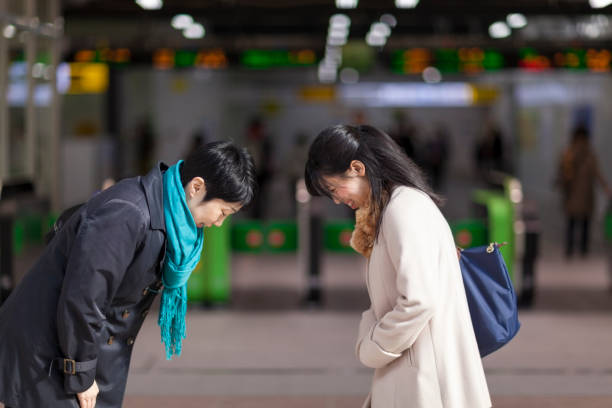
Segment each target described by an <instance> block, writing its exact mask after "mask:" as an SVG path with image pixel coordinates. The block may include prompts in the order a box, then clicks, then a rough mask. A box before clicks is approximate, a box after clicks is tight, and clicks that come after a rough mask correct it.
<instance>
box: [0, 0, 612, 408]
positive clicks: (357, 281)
mask: <svg viewBox="0 0 612 408" xmlns="http://www.w3.org/2000/svg"><path fill="white" fill-rule="evenodd" d="M0 22H1V25H0V92H1V94H0V95H1V96H0V306H1V305H2V303H3V302H4V301H6V300H7V299H9V298H10V295H11V293H12V292H14V290H15V289H16V288H17V287H18V286H19V283H20V282H21V280H22V279H23V277H24V276H26V275H27V273H28V271H29V270H30V268H32V266H33V265H34V264H35V263H36V261H37V259H38V258H39V257H40V256H41V254H43V253H44V252H45V250H47V248H48V243H47V242H46V239H45V237H46V236H47V234H48V233H49V232H51V231H53V229H54V225H57V224H56V221H57V220H58V217H59V216H60V214H62V212H63V211H64V210H66V209H68V208H70V207H72V206H75V205H79V204H81V203H84V202H87V200H89V199H90V198H92V197H94V196H96V194H98V193H99V192H101V191H103V190H105V189H106V188H113V187H109V186H112V185H113V184H115V183H117V182H119V181H120V180H122V179H126V178H130V177H136V176H139V175H145V174H147V173H148V172H149V170H150V169H151V168H153V167H154V166H155V165H156V164H157V163H159V162H163V163H166V164H168V165H172V164H174V163H176V162H177V161H178V160H181V159H184V158H186V157H187V155H188V154H189V153H190V152H191V151H192V150H194V149H196V148H198V147H200V146H203V145H205V144H206V143H210V142H215V141H232V142H234V143H235V144H237V145H240V146H242V147H245V148H246V149H247V150H248V151H249V152H250V154H251V155H252V157H253V160H254V162H255V167H256V173H257V182H258V191H257V194H256V196H255V198H254V200H253V202H252V203H250V204H249V205H248V206H246V207H245V208H243V209H242V210H241V211H239V212H238V213H237V214H235V215H232V216H231V217H229V218H228V219H227V220H226V221H225V222H224V223H223V225H222V226H221V227H215V226H213V227H210V228H205V230H204V234H205V238H204V240H205V244H204V249H203V252H202V257H201V260H200V262H199V264H198V266H197V267H196V269H195V270H194V271H193V273H192V275H191V277H190V279H189V282H188V284H187V295H188V299H189V305H188V310H187V317H186V322H187V333H188V336H187V337H186V339H185V340H184V342H183V349H182V354H181V356H180V357H175V358H173V359H172V360H171V361H167V360H166V358H165V354H164V348H163V345H162V344H161V343H160V340H159V330H160V329H159V326H158V322H157V316H158V313H157V308H158V307H159V306H158V304H159V299H157V300H156V303H155V304H154V307H153V309H155V310H152V312H151V313H149V315H148V316H147V317H146V319H145V320H144V324H143V326H142V329H141V330H140V332H139V334H138V336H137V338H136V339H135V344H134V351H133V355H132V358H131V363H130V371H129V376H128V380H127V387H126V390H125V398H124V401H123V406H124V407H126V408H140V407H176V406H183V407H206V408H221V407H224V408H230V407H232V408H233V407H235V408H250V407H252V408H258V407H267V408H285V407H287V408H288V407H291V408H299V407H321V408H323V407H325V408H340V407H360V406H361V404H362V403H363V401H364V399H365V397H366V395H367V394H368V392H369V390H370V387H371V383H372V375H373V370H372V369H371V368H368V367H365V366H364V365H362V364H361V363H360V362H359V360H358V359H357V358H356V356H355V351H354V348H355V342H356V339H357V331H358V327H359V321H360V317H361V313H362V312H363V311H364V310H366V309H368V308H369V307H370V300H369V298H368V290H367V287H366V281H365V273H366V272H365V271H366V264H367V260H366V259H365V258H364V257H363V256H361V255H360V254H358V253H357V252H355V251H354V250H353V249H352V248H351V246H350V239H351V234H352V231H353V229H354V227H355V211H354V210H352V209H351V208H349V207H347V206H346V205H342V204H340V205H337V204H335V203H334V202H333V201H332V200H330V199H328V198H327V197H314V196H311V195H310V194H309V193H308V191H307V189H306V186H305V184H304V166H305V163H306V160H307V157H308V148H309V146H310V144H311V143H312V141H313V140H314V139H315V138H316V136H317V135H318V134H319V132H321V131H322V130H323V129H325V128H327V127H328V126H332V125H336V124H349V125H355V126H358V125H372V126H375V127H377V128H379V129H381V130H383V131H384V132H386V133H387V134H388V135H389V136H390V137H391V138H392V139H394V140H395V141H396V143H397V145H398V146H399V148H400V149H402V151H403V152H404V153H405V154H406V155H407V156H408V157H410V158H411V159H412V160H413V161H414V162H415V163H416V164H417V165H418V166H419V167H420V168H421V169H422V170H423V172H424V174H425V176H426V178H427V181H428V182H429V184H430V185H431V186H432V188H433V190H434V191H435V192H436V193H438V194H440V195H441V196H442V197H443V198H444V205H443V206H442V207H441V212H442V214H443V215H444V217H445V218H446V220H447V222H448V224H449V226H450V229H451V231H452V234H453V237H454V239H455V243H456V246H457V247H459V248H470V247H478V246H482V245H488V244H489V243H491V242H497V243H505V244H506V245H505V246H504V247H503V248H501V253H502V255H503V259H504V261H505V263H506V265H507V267H508V272H509V275H510V277H511V279H512V283H513V286H514V289H515V291H516V295H517V303H518V308H519V320H520V322H521V328H520V331H519V332H518V334H517V335H516V337H515V338H514V339H513V340H512V341H510V342H509V343H508V344H507V345H506V346H504V347H503V348H501V349H500V350H498V351H496V352H495V353H493V354H491V355H489V356H487V357H484V358H483V360H482V363H483V366H484V372H485V375H486V380H487V384H488V388H489V392H490V394H491V399H492V403H493V406H494V407H500V408H547V407H551V408H552V407H555V408H565V407H581V408H604V407H612V352H611V351H610V344H612V97H611V96H610V95H612V75H611V70H612V0H552V1H551V0H514V1H508V0H489V1H486V2H480V1H461V0H293V1H284V0H0ZM577 134H580V135H586V140H587V142H586V143H588V144H589V146H590V149H591V150H592V152H593V157H594V158H595V159H594V160H595V166H596V167H597V169H598V172H597V177H594V178H593V179H589V180H585V181H584V183H585V185H586V183H588V185H589V186H591V185H592V190H593V195H592V197H591V201H592V202H590V207H589V212H588V214H585V215H584V222H582V221H580V222H578V221H577V223H578V224H580V225H574V222H573V221H571V220H570V218H571V217H570V216H568V214H567V213H566V209H565V208H564V205H563V204H564V198H563V197H564V196H563V194H564V184H563V176H564V169H565V168H564V164H563V163H564V158H565V157H567V151H568V149H570V147H571V144H572V140H573V138H575V136H576V135H577ZM590 188H591V187H590ZM580 220H582V218H581V219H580ZM570 224H571V226H572V227H571V228H570ZM574 226H576V228H573V227H574ZM580 226H582V227H584V228H583V229H582V231H580V230H581V229H580V228H579V227H580ZM574 229H575V231H573V230H574ZM573 233H575V234H574V235H575V237H574V238H569V237H568V235H569V236H573V235H572V234H573ZM370 273H371V272H370ZM31 301H32V302H37V299H36V298H32V299H31ZM4 335H5V333H1V332H0V337H1V336H4ZM0 344H2V343H0ZM0 364H2V362H1V361H0ZM1 385H2V383H1V381H0V386H1ZM0 395H1V394H0ZM74 406H75V407H77V406H78V405H76V400H75V405H74ZM432 406H434V405H432ZM0 407H3V405H2V403H1V402H0ZM10 408H19V407H10ZM389 408H391V407H389Z"/></svg>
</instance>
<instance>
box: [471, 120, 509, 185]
mask: <svg viewBox="0 0 612 408" xmlns="http://www.w3.org/2000/svg"><path fill="white" fill-rule="evenodd" d="M474 158H475V163H476V170H477V172H478V174H479V175H480V176H481V177H482V178H483V179H484V180H488V179H489V177H490V174H491V171H503V170H504V169H505V163H504V159H505V158H504V141H503V138H502V133H501V130H500V129H499V127H498V126H497V125H494V124H488V125H487V128H486V130H485V133H484V136H483V137H482V138H481V139H480V140H478V141H477V143H476V146H475V148H474Z"/></svg>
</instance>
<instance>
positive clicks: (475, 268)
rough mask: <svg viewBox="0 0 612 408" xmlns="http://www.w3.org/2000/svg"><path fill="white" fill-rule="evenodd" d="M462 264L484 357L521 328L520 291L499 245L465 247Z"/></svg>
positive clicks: (462, 252) (468, 297)
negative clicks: (519, 314)
mask: <svg viewBox="0 0 612 408" xmlns="http://www.w3.org/2000/svg"><path fill="white" fill-rule="evenodd" d="M459 264H460V265H461V275H462V276H463V285H464V286H465V294H466V296H467V301H468V306H469V308H470V315H471V317H472V325H473V326H474V333H475V334H476V341H477V342H478V349H479V350H480V356H481V357H484V356H486V355H487V354H491V353H492V352H494V351H495V350H497V349H499V348H500V347H502V346H503V345H504V344H506V343H508V342H509V341H510V340H512V338H513V337H514V336H515V335H516V333H517V332H518V331H519V328H520V327H521V324H520V323H519V321H518V307H517V303H516V294H515V293H514V287H513V286H512V281H511V280H510V276H509V275H508V268H507V267H506V263H505V262H504V258H503V257H502V255H501V253H500V252H499V245H498V244H493V243H492V244H490V245H488V246H481V247H475V248H469V249H465V250H462V251H461V257H460V258H459Z"/></svg>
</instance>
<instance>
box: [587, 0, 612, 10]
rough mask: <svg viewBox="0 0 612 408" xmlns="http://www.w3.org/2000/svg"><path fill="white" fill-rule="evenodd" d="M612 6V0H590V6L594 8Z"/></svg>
mask: <svg viewBox="0 0 612 408" xmlns="http://www.w3.org/2000/svg"><path fill="white" fill-rule="evenodd" d="M610 4H612V0H589V5H590V6H591V7H593V8H604V7H608V6H609V5H610Z"/></svg>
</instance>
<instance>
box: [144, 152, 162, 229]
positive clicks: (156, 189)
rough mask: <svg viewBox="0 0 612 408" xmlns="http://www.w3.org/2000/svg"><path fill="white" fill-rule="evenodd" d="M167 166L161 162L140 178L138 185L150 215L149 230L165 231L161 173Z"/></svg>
mask: <svg viewBox="0 0 612 408" xmlns="http://www.w3.org/2000/svg"><path fill="white" fill-rule="evenodd" d="M167 169H168V166H167V165H166V164H164V163H162V162H159V163H157V165H156V166H155V167H153V169H152V170H151V171H150V172H149V174H147V175H146V176H143V177H141V178H140V183H141V184H142V187H143V188H144V191H145V196H146V198H147V205H148V206H149V213H150V214H151V228H152V229H157V230H162V231H166V220H165V218H164V196H163V192H164V179H163V172H165V171H166V170H167Z"/></svg>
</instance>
